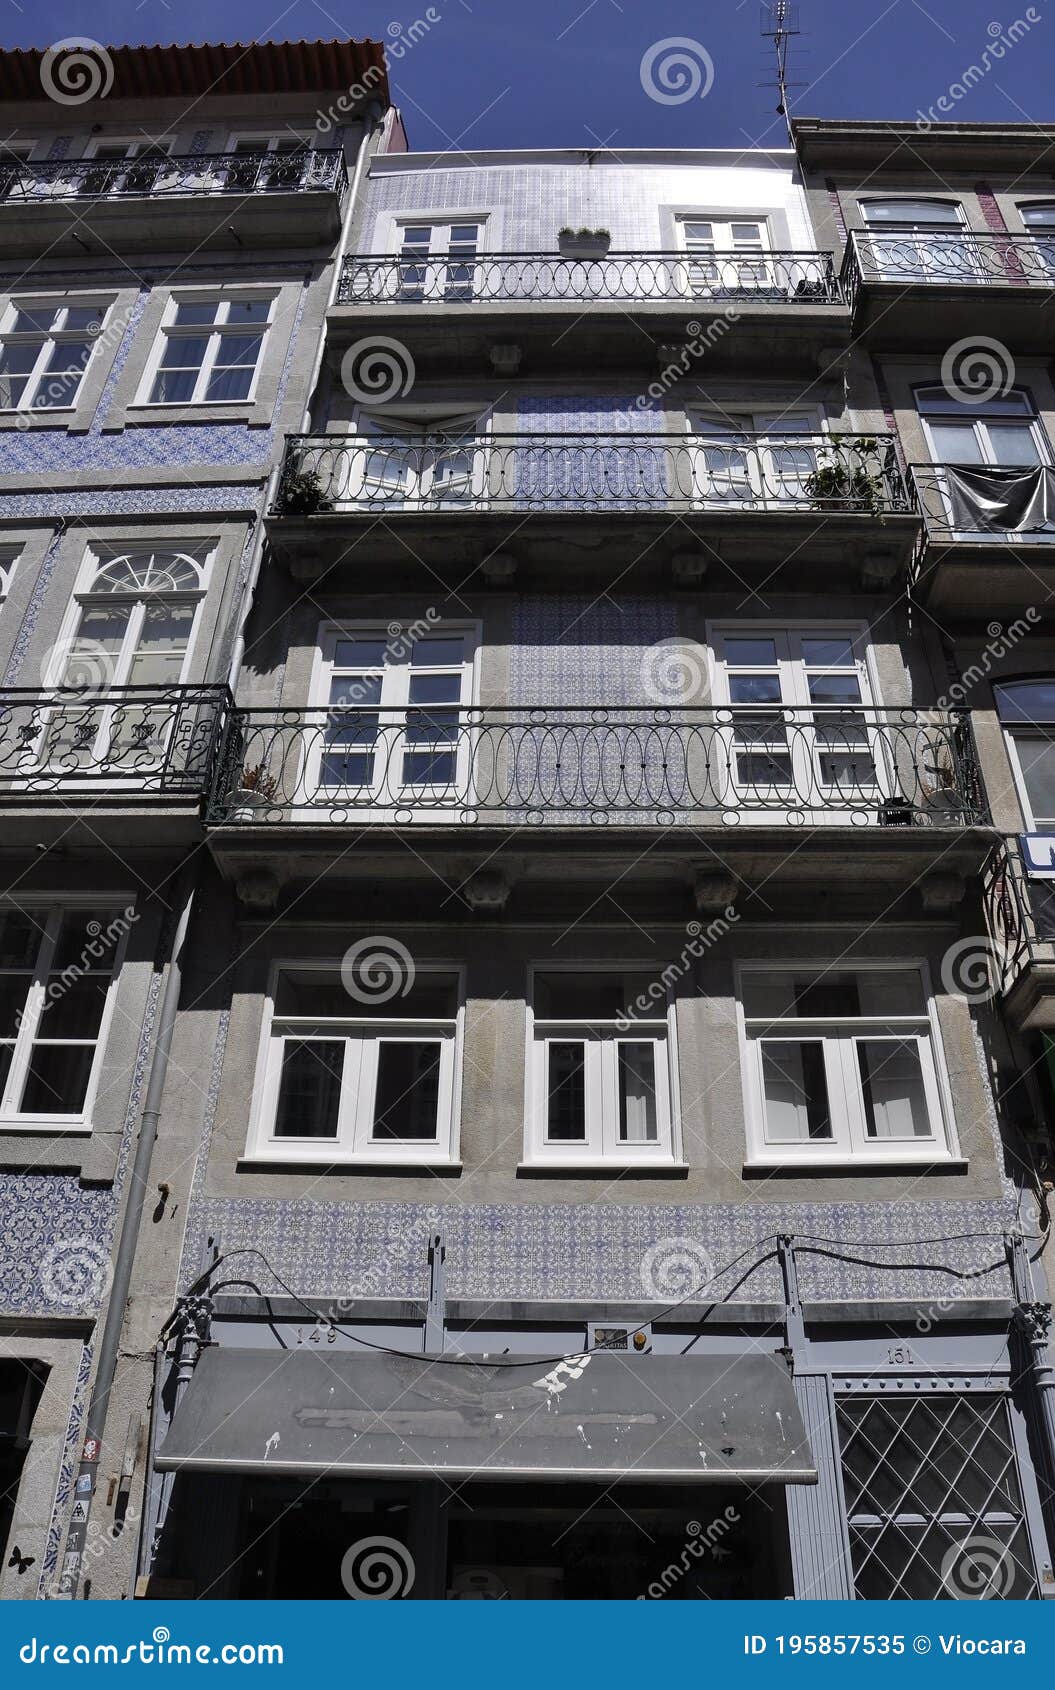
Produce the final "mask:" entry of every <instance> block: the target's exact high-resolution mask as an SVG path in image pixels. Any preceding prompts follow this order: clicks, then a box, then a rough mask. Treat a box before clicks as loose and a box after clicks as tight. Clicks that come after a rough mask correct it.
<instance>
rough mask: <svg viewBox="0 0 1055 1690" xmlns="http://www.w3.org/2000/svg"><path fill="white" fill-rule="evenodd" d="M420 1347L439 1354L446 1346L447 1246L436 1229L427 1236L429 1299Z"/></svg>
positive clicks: (426, 1352) (427, 1353)
mask: <svg viewBox="0 0 1055 1690" xmlns="http://www.w3.org/2000/svg"><path fill="white" fill-rule="evenodd" d="M421 1347H422V1349H423V1350H424V1352H425V1354H426V1355H439V1354H441V1353H442V1351H443V1350H445V1349H446V1347H447V1247H446V1245H445V1244H444V1242H443V1234H442V1232H440V1231H438V1230H437V1231H435V1232H433V1233H432V1234H431V1236H430V1238H429V1301H428V1307H427V1308H426V1310H425V1330H424V1332H423V1334H422V1346H421Z"/></svg>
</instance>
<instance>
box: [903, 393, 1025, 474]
mask: <svg viewBox="0 0 1055 1690" xmlns="http://www.w3.org/2000/svg"><path fill="white" fill-rule="evenodd" d="M916 408H917V410H918V412H919V414H920V417H921V418H922V420H923V427H924V432H925V433H926V436H927V439H928V442H929V444H930V449H931V456H932V458H933V459H934V462H935V463H938V464H996V465H1000V466H1004V467H1008V468H1013V467H1016V466H1020V465H1028V464H1040V463H1047V462H1049V458H1050V454H1049V452H1048V449H1047V441H1046V440H1045V438H1044V433H1043V430H1042V428H1041V426H1040V423H1039V421H1038V419H1037V415H1036V411H1035V409H1034V406H1033V401H1032V399H1031V398H1030V396H1029V394H1028V393H1026V392H1024V391H1023V390H1022V389H1021V388H1013V389H1012V390H1011V392H1010V393H1007V394H1005V395H1004V396H1003V397H1002V398H999V399H988V400H985V401H983V402H981V403H979V404H976V405H974V406H970V405H963V404H961V403H960V401H959V400H958V399H954V398H952V396H951V395H950V394H948V393H947V392H946V391H945V389H944V388H942V387H924V388H919V389H918V390H917V393H916Z"/></svg>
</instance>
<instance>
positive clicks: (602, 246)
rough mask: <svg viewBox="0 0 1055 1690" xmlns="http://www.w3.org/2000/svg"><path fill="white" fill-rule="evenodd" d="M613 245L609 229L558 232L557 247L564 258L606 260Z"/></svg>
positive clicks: (564, 230)
mask: <svg viewBox="0 0 1055 1690" xmlns="http://www.w3.org/2000/svg"><path fill="white" fill-rule="evenodd" d="M611 244H612V236H611V231H610V230H608V229H571V228H567V227H565V228H563V229H560V230H558V232H557V247H558V249H559V251H560V255H561V257H562V258H583V259H590V258H604V257H606V255H607V253H608V248H609V247H610V246H611Z"/></svg>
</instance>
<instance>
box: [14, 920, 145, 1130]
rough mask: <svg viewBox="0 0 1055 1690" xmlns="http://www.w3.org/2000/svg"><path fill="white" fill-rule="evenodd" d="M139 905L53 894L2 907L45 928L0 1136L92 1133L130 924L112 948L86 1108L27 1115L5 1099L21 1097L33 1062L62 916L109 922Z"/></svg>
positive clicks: (60, 1042)
mask: <svg viewBox="0 0 1055 1690" xmlns="http://www.w3.org/2000/svg"><path fill="white" fill-rule="evenodd" d="M134 903H135V895H134V894H133V893H129V892H61V893H54V894H52V895H51V896H48V895H46V894H37V893H35V894H33V895H32V896H31V897H25V898H21V897H20V898H17V899H15V898H6V897H5V898H2V899H0V904H2V905H3V906H4V907H12V908H17V909H21V910H25V911H26V912H30V911H34V910H36V911H39V912H40V918H41V924H42V926H43V928H44V943H43V944H42V946H41V948H40V950H39V952H38V954H37V960H36V965H35V968H34V972H33V981H32V984H31V986H30V989H29V994H28V997H27V1000H26V1007H25V1012H24V1014H23V1016H22V1020H21V1022H20V1024H19V1029H18V1036H17V1039H16V1041H15V1048H14V1053H13V1056H12V1060H11V1068H10V1070H9V1072H8V1076H7V1082H6V1084H5V1086H4V1087H3V1094H2V1097H0V1132H3V1133H18V1134H27V1135H29V1134H33V1135H39V1134H44V1133H56V1132H61V1133H62V1134H63V1135H66V1134H71V1135H72V1134H76V1135H78V1136H84V1137H87V1136H88V1135H89V1134H90V1133H91V1131H92V1117H93V1114H94V1110H95V1104H96V1100H97V1094H98V1090H99V1077H100V1074H101V1072H102V1066H103V1062H104V1060H105V1052H106V1047H107V1042H108V1039H109V1034H110V1024H111V1022H112V1020H113V1014H114V1004H115V1001H116V997H117V990H118V986H119V983H120V978H121V968H122V964H123V962H124V954H125V946H126V942H127V938H128V931H129V927H130V923H129V922H126V923H125V931H124V932H123V933H122V934H121V935H120V937H119V938H118V941H117V943H116V945H115V946H114V947H113V967H112V969H111V971H110V982H109V985H108V986H107V990H106V1000H105V1002H104V1004H103V1013H102V1016H101V1017H100V1021H99V1032H98V1035H97V1037H96V1040H95V1054H94V1056H93V1058H92V1066H91V1071H90V1073H89V1075H88V1086H87V1089H86V1091H85V1094H84V1108H83V1109H82V1110H81V1112H80V1114H78V1115H59V1114H55V1115H23V1114H20V1113H18V1111H17V1110H13V1109H11V1108H8V1107H7V1100H8V1098H10V1097H12V1096H21V1094H22V1091H23V1089H24V1087H25V1083H26V1080H27V1078H28V1075H29V1059H30V1055H31V1053H32V1046H33V1036H34V1034H35V1032H36V1029H37V1026H38V1024H39V1021H40V1016H41V1012H42V1010H43V1007H44V997H45V993H46V990H47V976H48V968H49V966H50V963H51V959H52V957H53V955H54V951H55V944H56V941H57V938H58V934H59V929H60V926H61V923H62V919H63V916H64V915H65V914H66V913H67V912H68V911H71V910H85V909H90V910H98V911H101V912H111V913H110V919H111V920H112V919H114V918H115V917H117V916H118V915H119V914H120V912H122V911H123V910H125V909H127V908H128V907H129V905H131V904H134ZM54 1043H55V1044H56V1045H61V1046H63V1047H65V1046H66V1045H68V1044H69V1045H80V1046H83V1045H85V1044H87V1043H88V1041H87V1040H86V1039H74V1038H70V1039H56V1040H55V1041H54Z"/></svg>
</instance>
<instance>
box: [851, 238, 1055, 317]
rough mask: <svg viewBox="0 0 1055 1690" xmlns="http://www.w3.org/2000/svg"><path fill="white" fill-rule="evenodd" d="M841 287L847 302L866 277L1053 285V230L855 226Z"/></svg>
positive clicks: (908, 283)
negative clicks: (865, 228) (986, 231)
mask: <svg viewBox="0 0 1055 1690" xmlns="http://www.w3.org/2000/svg"><path fill="white" fill-rule="evenodd" d="M840 280H841V285H842V291H843V293H844V295H845V297H846V300H847V302H848V304H850V305H853V304H854V302H855V300H856V298H857V295H858V293H859V291H860V289H861V286H862V285H863V284H864V283H867V282H894V283H898V284H900V285H901V286H902V287H908V288H911V287H936V288H941V287H958V288H961V287H979V288H984V287H1042V288H1050V287H1052V286H1055V234H1052V235H1013V234H977V233H975V232H974V231H973V230H967V229H963V230H957V229H949V230H899V229H885V230H882V231H880V230H878V229H877V230H875V231H874V232H873V231H867V232H862V231H861V230H855V231H854V232H853V233H852V234H851V235H850V237H849V240H848V241H847V243H846V251H845V254H844V256H843V263H842V270H841V276H840Z"/></svg>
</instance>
